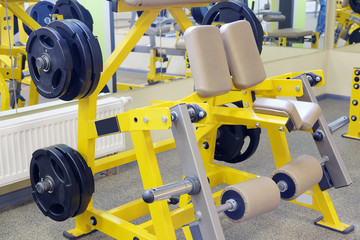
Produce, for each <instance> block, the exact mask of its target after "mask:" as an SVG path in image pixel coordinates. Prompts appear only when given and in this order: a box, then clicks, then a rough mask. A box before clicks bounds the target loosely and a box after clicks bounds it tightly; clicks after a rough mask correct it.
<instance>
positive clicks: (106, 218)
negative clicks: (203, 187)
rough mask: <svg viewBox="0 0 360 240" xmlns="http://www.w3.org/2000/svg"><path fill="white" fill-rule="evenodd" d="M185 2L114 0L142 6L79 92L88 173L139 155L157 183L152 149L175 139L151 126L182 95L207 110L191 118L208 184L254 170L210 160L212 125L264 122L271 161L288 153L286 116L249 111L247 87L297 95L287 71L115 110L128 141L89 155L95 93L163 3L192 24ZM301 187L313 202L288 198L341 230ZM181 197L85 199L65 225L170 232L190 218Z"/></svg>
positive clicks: (78, 231)
mask: <svg viewBox="0 0 360 240" xmlns="http://www.w3.org/2000/svg"><path fill="white" fill-rule="evenodd" d="M183 7H188V5H186V6H181V7H179V6H164V7H162V8H151V9H149V8H140V7H135V8H130V7H129V6H127V5H124V3H123V2H122V1H120V2H119V9H122V10H123V11H129V10H144V13H143V14H142V15H141V17H140V18H139V19H138V21H137V22H136V23H135V25H134V26H133V27H132V29H130V31H129V33H128V34H127V35H126V36H125V38H124V39H123V40H122V42H121V43H120V44H119V45H118V46H117V48H116V49H115V51H114V52H113V53H112V54H111V56H110V57H109V58H108V59H107V60H106V62H105V64H104V71H103V73H102V75H101V78H100V83H99V85H98V87H97V89H96V91H95V92H94V93H93V94H92V95H91V96H89V97H86V98H84V99H80V100H79V115H78V116H79V120H78V151H79V152H80V153H81V155H82V156H83V157H84V158H85V160H86V161H87V163H88V165H89V166H90V167H91V169H92V171H93V173H94V174H95V173H97V172H100V171H103V170H106V169H109V168H112V167H115V166H119V165H122V164H125V163H129V162H132V161H135V160H137V162H138V165H139V171H140V174H141V178H142V182H143V185H144V188H145V189H148V188H154V187H157V186H161V185H162V179H161V175H160V170H159V167H158V163H157V159H156V153H159V152H164V151H167V150H170V149H173V148H175V147H176V144H175V142H174V140H173V139H167V140H164V141H161V142H157V143H153V141H152V139H151V135H150V130H161V129H169V128H170V127H171V121H170V119H171V117H170V109H169V108H170V107H172V106H175V105H176V104H180V103H186V104H189V103H196V104H197V105H199V106H200V107H201V108H202V109H204V110H205V111H206V112H207V113H208V114H207V116H206V117H205V118H204V119H202V120H201V121H199V122H198V123H197V130H196V137H197V141H198V146H199V148H200V151H201V155H202V159H203V162H204V166H205V170H206V172H207V175H208V177H209V179H210V185H211V187H214V186H217V185H219V184H222V183H226V184H235V183H238V182H241V181H246V180H248V179H252V178H255V177H256V175H254V174H250V173H246V172H243V171H240V170H235V169H232V168H229V167H225V166H221V165H218V164H215V163H214V159H213V156H214V151H215V142H216V130H217V128H218V127H219V126H221V125H222V124H233V125H235V124H236V125H238V124H241V125H246V126H248V127H250V128H255V127H258V126H260V127H261V128H266V129H267V131H268V134H269V139H270V143H271V146H272V150H273V155H274V160H275V163H276V166H277V167H280V166H282V165H284V164H286V163H288V162H289V161H291V157H290V153H289V149H288V146H287V141H286V137H285V131H286V126H285V124H286V122H287V120H288V119H287V118H283V117H276V116H268V115H264V114H255V113H254V112H253V111H252V108H251V105H252V92H255V94H256V96H266V97H276V96H295V97H296V96H302V94H303V89H302V82H301V80H295V79H292V80H288V78H293V77H295V76H297V75H299V74H301V73H290V74H285V75H282V76H277V77H272V78H269V79H266V80H265V81H264V82H263V83H261V84H259V85H257V86H255V87H253V88H251V89H247V90H242V91H240V90H238V89H236V88H233V89H232V91H230V92H229V93H227V94H224V95H221V96H217V97H213V98H201V97H200V96H199V95H198V94H197V93H194V94H192V95H190V96H188V97H185V98H184V99H182V100H180V101H173V102H161V101H160V102H159V101H158V102H156V101H154V102H152V105H151V106H149V107H145V108H141V109H135V110H130V111H128V112H125V113H120V114H117V115H115V117H116V118H117V120H118V122H119V123H120V129H121V132H126V131H129V132H130V133H131V137H132V141H133V145H134V149H133V150H129V151H126V152H121V153H118V154H116V155H112V156H108V157H105V158H102V159H99V160H97V161H95V139H96V138H97V137H99V136H98V135H97V132H96V128H95V122H96V121H97V119H96V99H97V95H98V93H99V92H100V91H101V89H102V88H103V87H104V86H105V84H106V82H107V81H108V80H109V79H110V78H111V76H112V75H113V74H114V73H115V71H116V69H117V68H118V67H119V66H120V64H121V63H122V62H123V61H124V59H125V57H126V56H127V55H128V54H129V53H130V51H131V50H132V49H133V48H134V46H135V45H136V43H137V41H138V40H139V39H140V38H141V36H142V35H143V34H144V33H145V31H146V30H147V29H148V27H149V26H150V24H151V23H152V22H153V20H154V19H155V18H156V16H157V15H158V14H159V12H160V11H161V10H162V9H165V8H167V9H169V11H170V13H171V14H172V16H173V17H174V19H175V20H176V21H177V22H178V24H179V26H180V28H181V29H182V30H183V31H184V30H185V29H186V28H187V27H189V26H191V25H192V24H191V22H190V20H189V19H188V18H187V16H186V14H185V13H184V12H183V9H182V8H183ZM150 10H151V11H150ZM314 73H316V74H318V75H321V76H322V77H323V73H322V71H314ZM323 84H324V81H322V82H321V83H320V84H319V86H321V85H323ZM240 100H241V101H243V103H244V108H233V107H229V108H224V107H219V106H221V105H223V104H228V103H232V102H237V101H240ZM145 116H146V117H147V118H148V121H147V122H146V123H145V122H142V121H141V119H143V117H145ZM164 118H165V119H167V121H164V120H163V119H164ZM280 129H285V131H281V130H280ZM205 141H206V142H208V143H209V148H207V149H205V148H203V147H202V146H203V143H204V142H205ZM220 194H221V192H216V193H214V194H213V197H214V200H215V202H216V204H219V199H220ZM307 194H310V195H311V196H312V199H313V204H312V205H305V204H303V203H300V202H296V201H293V202H294V203H296V204H299V205H302V206H304V207H308V208H312V209H315V210H318V211H320V212H321V213H322V214H323V216H324V219H323V220H322V221H323V222H322V224H323V225H324V226H326V227H328V228H332V229H335V230H338V231H343V230H344V229H346V228H347V227H348V226H349V225H346V224H343V223H340V221H339V219H338V217H337V215H336V212H335V210H334V207H333V205H332V202H331V200H330V198H329V196H328V193H327V191H323V192H322V191H319V188H318V186H315V187H314V188H313V191H312V192H308V193H307ZM187 200H188V196H186V195H184V196H182V197H181V199H180V203H179V208H178V209H176V210H173V211H169V208H168V205H167V202H166V201H165V200H163V201H158V202H155V203H152V204H149V205H148V204H146V203H144V202H143V201H142V200H141V199H138V200H135V201H132V202H130V203H127V204H125V205H122V206H119V207H116V208H114V209H111V210H108V211H103V210H99V209H95V208H94V207H93V205H92V201H91V202H90V204H89V206H88V208H87V210H86V211H85V212H84V213H83V214H81V215H79V216H77V217H76V227H75V228H74V229H71V230H69V231H68V233H69V234H71V235H72V236H74V237H79V236H81V235H84V234H87V233H90V232H91V231H93V230H99V231H101V232H103V233H105V234H107V235H109V236H111V237H114V238H116V239H134V238H135V237H137V238H139V239H175V232H174V231H175V229H178V228H180V227H182V226H183V225H184V224H187V223H189V222H191V221H194V210H193V207H192V204H189V203H188V202H189V201H187ZM149 213H150V215H151V220H150V221H147V222H144V223H142V224H140V225H134V224H132V223H131V222H130V221H132V220H134V219H137V218H140V217H142V216H144V215H146V214H149ZM91 217H95V218H96V219H97V224H96V225H92V224H91V222H90V218H91ZM184 232H185V234H186V236H187V237H188V238H189V239H190V238H191V235H190V233H189V230H188V229H187V228H185V229H184Z"/></svg>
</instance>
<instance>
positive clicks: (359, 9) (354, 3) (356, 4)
mask: <svg viewBox="0 0 360 240" xmlns="http://www.w3.org/2000/svg"><path fill="white" fill-rule="evenodd" d="M349 4H350V7H351V9H352V10H353V11H354V12H356V13H360V1H359V0H350V1H349Z"/></svg>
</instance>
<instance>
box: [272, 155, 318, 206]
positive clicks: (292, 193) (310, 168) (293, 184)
mask: <svg viewBox="0 0 360 240" xmlns="http://www.w3.org/2000/svg"><path fill="white" fill-rule="evenodd" d="M322 176H323V171H322V168H321V165H320V163H319V161H318V160H316V158H314V157H312V156H309V155H302V156H300V157H298V158H296V159H295V160H292V161H291V162H290V163H288V164H286V165H284V166H282V167H281V168H278V169H276V170H275V171H274V172H273V174H272V179H273V180H274V181H275V182H276V183H279V182H280V181H283V182H285V183H286V185H287V188H286V190H284V191H282V192H281V198H282V199H283V200H285V201H291V200H294V199H295V198H297V197H299V196H300V195H301V194H303V193H304V192H305V191H307V190H309V189H310V188H312V187H313V186H314V185H316V184H318V183H319V182H320V180H321V178H322Z"/></svg>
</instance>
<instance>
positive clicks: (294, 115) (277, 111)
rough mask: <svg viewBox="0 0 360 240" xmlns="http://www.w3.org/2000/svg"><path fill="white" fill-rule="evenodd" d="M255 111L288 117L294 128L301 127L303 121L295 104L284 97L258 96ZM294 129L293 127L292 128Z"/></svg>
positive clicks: (254, 106) (254, 105)
mask: <svg viewBox="0 0 360 240" xmlns="http://www.w3.org/2000/svg"><path fill="white" fill-rule="evenodd" d="M252 108H253V110H254V112H255V113H262V114H268V115H274V116H278V117H288V118H290V119H291V121H292V122H293V124H294V129H295V130H297V129H300V128H301V126H302V124H303V122H302V120H301V117H300V114H299V112H298V111H297V109H296V107H295V105H294V104H293V103H292V102H290V101H288V100H284V99H274V98H258V99H256V100H255V102H254V104H253V106H252ZM290 130H292V129H290Z"/></svg>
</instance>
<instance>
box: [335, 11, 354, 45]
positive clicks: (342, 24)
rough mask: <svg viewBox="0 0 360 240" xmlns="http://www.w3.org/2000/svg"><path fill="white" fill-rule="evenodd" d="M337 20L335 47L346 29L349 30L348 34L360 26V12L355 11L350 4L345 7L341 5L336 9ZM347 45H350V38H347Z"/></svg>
mask: <svg viewBox="0 0 360 240" xmlns="http://www.w3.org/2000/svg"><path fill="white" fill-rule="evenodd" d="M336 21H337V23H336V26H335V42H334V47H336V46H337V45H338V43H339V40H340V36H343V35H344V31H347V33H346V34H350V33H351V32H353V31H354V30H355V29H356V28H358V27H360V14H358V13H355V12H354V11H353V10H352V9H351V7H350V5H347V6H346V7H344V8H342V7H341V5H340V7H338V8H337V9H336ZM345 29H347V30H345ZM345 45H349V39H347V40H346V43H345Z"/></svg>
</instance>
